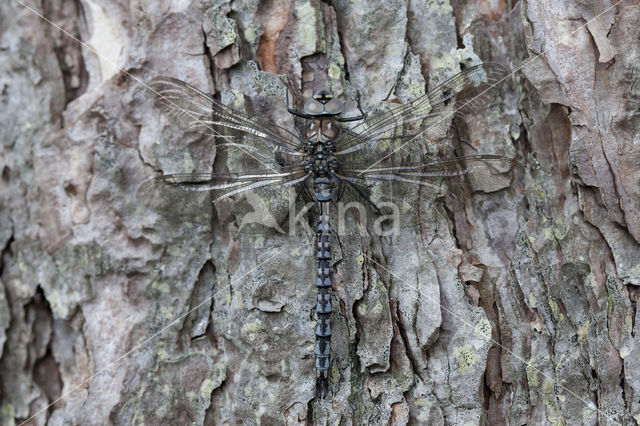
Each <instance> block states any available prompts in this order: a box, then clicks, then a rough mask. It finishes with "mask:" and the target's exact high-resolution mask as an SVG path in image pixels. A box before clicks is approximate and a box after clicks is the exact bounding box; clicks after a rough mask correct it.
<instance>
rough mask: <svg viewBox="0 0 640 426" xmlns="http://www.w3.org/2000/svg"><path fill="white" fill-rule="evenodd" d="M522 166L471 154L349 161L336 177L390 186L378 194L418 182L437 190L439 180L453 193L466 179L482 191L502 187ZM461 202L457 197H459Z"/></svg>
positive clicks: (398, 193)
mask: <svg viewBox="0 0 640 426" xmlns="http://www.w3.org/2000/svg"><path fill="white" fill-rule="evenodd" d="M521 167H522V166H521V165H520V164H519V163H518V162H517V161H515V160H512V159H510V158H508V157H504V156H500V155H474V156H467V157H456V158H450V159H445V160H437V161H423V162H413V163H402V164H390V163H388V162H387V163H386V164H376V165H370V164H364V163H350V164H343V165H341V167H340V170H339V172H338V176H339V177H340V178H341V179H343V180H346V181H347V182H350V183H353V184H356V185H360V186H361V187H366V188H368V189H369V190H371V189H372V188H373V187H375V186H376V185H383V184H386V185H387V186H389V187H390V188H386V189H385V191H381V192H380V193H383V194H384V193H388V194H392V197H393V198H397V197H398V196H400V197H402V194H407V193H408V192H407V191H394V190H393V187H394V185H397V184H409V185H419V186H422V187H428V188H431V189H433V190H434V191H440V190H441V189H442V188H444V187H443V185H442V184H443V183H445V184H446V188H448V189H447V190H446V191H447V192H449V193H450V194H451V195H454V196H456V194H459V193H460V192H461V190H462V188H463V187H464V186H465V181H470V182H471V184H472V186H473V187H474V188H477V189H482V190H486V191H490V190H496V189H501V188H505V187H506V186H508V185H509V183H510V181H511V177H510V176H509V175H507V173H508V172H509V171H511V170H512V169H514V168H521ZM460 201H461V200H460Z"/></svg>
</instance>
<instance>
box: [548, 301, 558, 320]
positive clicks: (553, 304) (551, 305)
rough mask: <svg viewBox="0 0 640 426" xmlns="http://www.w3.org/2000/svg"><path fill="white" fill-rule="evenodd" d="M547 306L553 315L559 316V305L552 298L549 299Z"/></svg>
mask: <svg viewBox="0 0 640 426" xmlns="http://www.w3.org/2000/svg"><path fill="white" fill-rule="evenodd" d="M549 308H551V312H552V313H553V315H554V316H556V317H557V316H560V307H559V306H558V304H557V303H556V302H555V301H554V300H553V299H549Z"/></svg>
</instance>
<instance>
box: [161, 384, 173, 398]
mask: <svg viewBox="0 0 640 426" xmlns="http://www.w3.org/2000/svg"><path fill="white" fill-rule="evenodd" d="M162 393H163V394H164V395H165V396H171V388H170V387H169V385H164V386H163V387H162Z"/></svg>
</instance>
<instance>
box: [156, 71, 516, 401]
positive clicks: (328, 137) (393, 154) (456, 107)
mask: <svg viewBox="0 0 640 426" xmlns="http://www.w3.org/2000/svg"><path fill="white" fill-rule="evenodd" d="M508 75H509V70H508V69H507V68H505V67H503V66H501V65H499V64H494V63H484V64H480V65H476V66H473V67H469V68H466V69H464V70H463V71H462V72H460V73H458V74H457V75H455V76H453V77H451V78H450V79H448V80H446V81H444V82H442V83H441V84H439V85H437V86H436V87H434V88H432V89H431V90H429V91H428V92H427V93H426V94H424V95H423V96H420V97H418V98H417V99H415V100H414V101H412V102H408V103H406V104H393V106H392V107H391V108H388V109H386V110H381V111H379V112H376V113H373V114H371V115H370V116H369V117H367V116H365V114H363V113H362V112H361V113H360V114H358V115H354V116H345V114H344V113H343V110H345V107H344V103H343V102H342V101H341V100H340V99H339V98H337V97H335V96H334V95H333V92H332V91H331V90H329V89H328V88H321V89H320V90H317V91H315V92H314V93H313V96H312V97H311V98H310V99H309V100H307V101H306V103H304V106H303V108H302V110H301V111H300V110H297V109H295V108H294V107H292V106H291V105H290V103H289V89H288V88H287V91H286V106H287V110H288V112H289V113H291V114H293V115H294V116H295V117H297V120H299V121H302V122H303V123H304V125H303V126H300V128H299V129H293V130H290V129H287V128H284V127H281V126H279V125H277V124H275V123H272V122H270V121H268V120H265V119H263V118H261V117H259V116H256V115H252V114H247V113H244V112H241V111H238V110H236V109H233V108H231V107H229V106H227V105H225V104H223V103H222V102H220V101H218V100H216V99H215V98H214V97H213V96H210V95H208V94H206V93H204V92H202V91H200V90H199V89H197V88H195V87H193V86H191V85H189V84H187V83H185V82H183V81H180V80H177V79H175V78H171V77H165V76H159V77H155V78H153V79H152V80H151V81H150V82H149V86H150V88H151V89H152V90H151V91H152V92H153V94H152V95H151V96H152V97H153V100H154V105H155V106H156V107H157V108H159V109H160V110H161V111H162V112H163V113H164V114H165V115H166V117H167V118H169V120H171V121H173V122H174V123H176V124H178V125H179V126H180V127H182V128H183V129H184V130H186V131H192V132H197V133H200V134H202V135H204V136H206V137H208V138H210V139H211V140H212V141H213V143H215V146H216V156H218V155H223V156H224V155H226V154H231V153H233V157H232V156H231V155H228V156H227V158H228V159H230V158H235V159H236V160H234V161H229V162H228V165H227V167H226V169H225V170H223V171H207V172H200V173H171V174H163V175H159V176H157V177H155V178H153V179H151V180H150V181H148V182H146V183H145V184H144V185H143V188H149V187H152V188H154V190H153V191H147V193H153V194H155V195H154V196H160V197H161V196H162V194H163V193H164V192H166V191H179V192H181V191H184V192H185V193H187V192H190V191H210V192H211V193H212V194H213V202H214V203H216V202H219V201H220V200H223V199H227V198H230V197H231V198H233V197H234V196H236V195H239V194H243V193H245V192H248V191H255V190H260V189H265V188H272V187H278V188H284V187H292V188H297V193H298V195H300V196H303V197H306V198H308V199H310V200H311V201H312V202H313V204H314V205H315V208H316V227H315V228H314V232H315V233H316V241H317V250H315V251H316V262H317V272H316V279H315V286H316V288H317V300H316V308H315V313H316V325H315V340H316V342H315V372H316V373H315V376H316V396H317V397H318V398H320V399H324V398H326V397H327V394H328V391H329V386H330V384H329V375H328V371H329V366H330V361H331V349H330V341H331V314H332V308H331V291H332V287H333V284H334V283H333V279H334V275H333V271H332V264H331V261H332V250H331V232H332V231H331V214H330V206H331V205H332V204H333V203H336V202H337V201H338V200H340V199H341V198H342V196H343V195H344V194H345V191H346V190H347V189H350V190H351V193H353V194H356V196H358V197H362V198H363V199H365V200H366V201H367V202H368V203H369V204H370V205H371V206H373V208H374V209H376V210H378V209H377V208H376V204H375V202H373V201H371V199H370V196H369V195H370V193H371V190H372V189H373V188H374V187H376V185H380V184H383V183H387V184H389V183H390V184H394V185H417V186H418V187H419V186H428V187H434V186H437V185H438V182H442V181H443V180H445V181H448V180H450V181H456V180H457V181H459V180H460V179H464V178H465V177H467V176H472V177H473V178H474V179H481V180H489V179H494V178H495V177H496V176H502V177H504V174H505V173H507V172H509V171H510V170H511V169H513V168H514V166H517V162H516V161H515V160H513V159H511V158H509V157H506V156H501V155H469V156H457V157H450V158H444V159H434V158H433V157H432V156H431V157H429V156H427V155H425V149H424V145H425V142H426V138H427V137H426V133H427V130H428V129H429V128H431V127H433V126H435V125H437V124H438V123H443V122H445V123H446V122H447V121H449V122H451V121H452V119H453V118H454V117H455V116H461V117H465V116H466V115H467V114H468V113H470V112H476V111H478V110H479V109H481V108H483V107H484V105H486V104H485V102H486V100H487V98H488V97H489V96H492V91H493V89H494V87H495V86H497V85H498V84H499V83H500V82H502V81H503V80H504V79H505V78H506V77H507V76H508ZM353 122H359V123H357V124H355V125H353V124H352V125H351V126H350V125H349V124H347V123H353ZM225 153H226V154H225ZM378 211H379V210H378Z"/></svg>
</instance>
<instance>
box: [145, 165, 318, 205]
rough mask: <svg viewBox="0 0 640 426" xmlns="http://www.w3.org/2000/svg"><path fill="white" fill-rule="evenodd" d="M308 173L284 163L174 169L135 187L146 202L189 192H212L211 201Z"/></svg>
mask: <svg viewBox="0 0 640 426" xmlns="http://www.w3.org/2000/svg"><path fill="white" fill-rule="evenodd" d="M307 177H308V174H307V173H306V172H305V171H304V169H303V168H302V167H285V168H283V169H282V170H281V171H280V172H271V171H265V170H256V171H254V172H246V173H242V174H240V173H174V174H166V175H161V176H158V177H155V178H153V179H150V180H148V181H146V182H145V183H143V184H142V186H141V187H140V189H139V190H138V200H139V201H141V202H142V203H144V204H145V205H147V206H152V205H154V202H155V201H154V200H160V199H173V198H175V197H179V198H184V197H187V196H188V193H189V192H211V193H212V194H213V199H212V201H213V202H217V201H220V200H223V199H225V198H228V197H231V196H233V195H236V194H241V193H243V192H245V191H249V190H256V189H259V188H263V187H267V186H271V185H275V184H279V185H284V186H293V185H296V184H298V183H302V182H303V181H304V180H305V179H306V178H307Z"/></svg>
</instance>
